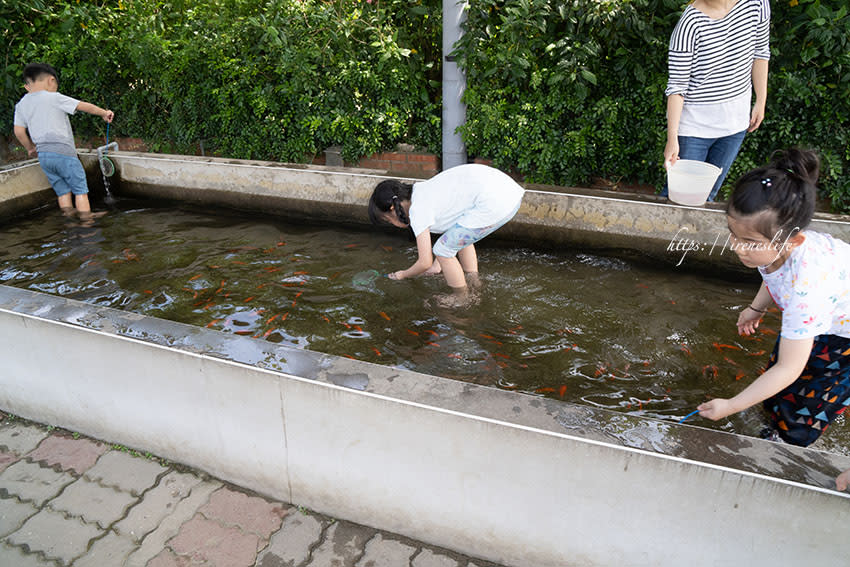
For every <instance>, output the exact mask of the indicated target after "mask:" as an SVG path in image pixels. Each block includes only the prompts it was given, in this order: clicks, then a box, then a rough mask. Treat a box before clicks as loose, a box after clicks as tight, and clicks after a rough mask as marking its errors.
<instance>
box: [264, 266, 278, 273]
mask: <svg viewBox="0 0 850 567" xmlns="http://www.w3.org/2000/svg"><path fill="white" fill-rule="evenodd" d="M263 271H264V272H268V273H272V272H279V271H280V268H273V267H271V266H269V267H267V268H263Z"/></svg>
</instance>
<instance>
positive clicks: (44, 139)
mask: <svg viewBox="0 0 850 567" xmlns="http://www.w3.org/2000/svg"><path fill="white" fill-rule="evenodd" d="M79 103H80V101H78V100H77V99H75V98H71V97H69V96H65V95H63V94H61V93H56V92H51V91H36V92H34V93H27V94H25V95H24V97H23V98H22V99H21V100H20V101H18V104H16V105H15V126H23V127H24V128H26V129H27V130H28V131H29V136H30V139H31V140H32V141H33V143H34V144H35V147H36V149H37V150H38V152H39V153H41V152H54V153H57V154H64V155H69V156H76V155H77V149H76V148H75V147H74V132H73V130H71V121H70V120H68V115H70V114H74V112H76V110H77V105H78V104H79Z"/></svg>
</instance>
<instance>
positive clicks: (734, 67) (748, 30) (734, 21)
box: [665, 0, 770, 105]
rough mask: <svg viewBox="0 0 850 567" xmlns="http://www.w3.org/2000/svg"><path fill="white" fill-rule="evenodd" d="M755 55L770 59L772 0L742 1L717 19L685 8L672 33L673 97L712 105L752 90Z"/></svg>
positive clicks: (670, 84)
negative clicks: (682, 97)
mask: <svg viewBox="0 0 850 567" xmlns="http://www.w3.org/2000/svg"><path fill="white" fill-rule="evenodd" d="M754 59H770V3H769V1H768V0H738V3H737V4H735V6H733V7H732V9H731V10H730V11H729V13H728V14H726V16H724V17H723V18H721V19H719V20H713V19H711V18H709V17H708V16H706V15H705V14H703V13H702V12H700V11H699V10H696V9H695V8H694V7H693V6H688V7H687V8H685V11H684V13H683V14H682V17H681V18H679V23H678V24H676V28H675V29H674V30H673V35H672V36H671V37H670V49H669V52H668V80H667V90H666V91H665V94H666V95H667V96H669V95H671V94H680V95H682V96H684V98H685V104H686V105H688V104H712V103H719V102H724V101H728V100H731V99H734V98H737V97H740V96H742V95H744V94H745V93H749V92H750V88H751V83H752V68H753V60H754Z"/></svg>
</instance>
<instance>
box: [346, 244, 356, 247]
mask: <svg viewBox="0 0 850 567" xmlns="http://www.w3.org/2000/svg"><path fill="white" fill-rule="evenodd" d="M345 247H346V248H357V245H356V244H346V245H345Z"/></svg>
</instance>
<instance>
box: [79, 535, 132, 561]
mask: <svg viewBox="0 0 850 567" xmlns="http://www.w3.org/2000/svg"><path fill="white" fill-rule="evenodd" d="M136 547H138V545H137V544H136V542H134V541H132V540H130V539H128V538H126V537H121V536H120V535H118V534H116V533H115V532H112V531H110V532H108V533H107V534H106V536H104V537H102V538H100V539H99V540H97V541H95V542H94V543H93V544H92V546H91V548H90V549H89V550H88V552H87V553H86V554H85V555H83V556H82V557H80V558H79V559H77V560H76V561H74V567H108V566H112V565H116V566H117V565H123V564H124V560H125V559H126V558H127V556H128V555H130V553H132V552H133V550H135V549H136Z"/></svg>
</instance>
